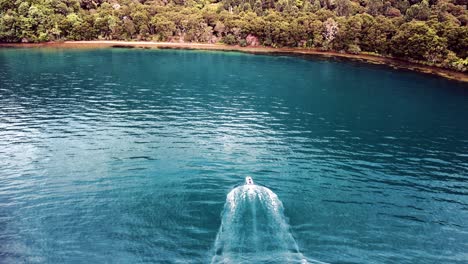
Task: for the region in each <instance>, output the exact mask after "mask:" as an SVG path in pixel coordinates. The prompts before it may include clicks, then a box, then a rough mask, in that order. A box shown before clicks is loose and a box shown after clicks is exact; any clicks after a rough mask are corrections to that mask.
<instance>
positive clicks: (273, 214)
mask: <svg viewBox="0 0 468 264" xmlns="http://www.w3.org/2000/svg"><path fill="white" fill-rule="evenodd" d="M283 211H284V208H283V204H282V202H281V201H280V200H279V199H278V196H277V195H276V194H275V193H274V192H272V191H271V190H270V189H268V188H266V187H263V186H259V185H254V184H246V185H242V186H239V187H237V188H234V189H233V190H232V191H231V192H230V193H229V194H228V195H227V198H226V204H225V205H224V211H223V215H222V220H221V227H220V229H219V231H218V235H217V237H216V241H215V245H214V256H213V258H212V260H211V263H213V264H217V263H226V264H227V263H236V264H237V263H301V264H302V263H309V262H310V261H309V260H307V259H306V258H305V257H304V256H303V255H302V253H301V252H300V251H299V248H298V246H297V243H296V241H295V239H294V237H293V236H292V234H291V232H290V227H289V225H288V223H287V220H286V218H285V216H284V213H283ZM312 262H313V261H312Z"/></svg>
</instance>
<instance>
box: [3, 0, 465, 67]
mask: <svg viewBox="0 0 468 264" xmlns="http://www.w3.org/2000/svg"><path fill="white" fill-rule="evenodd" d="M467 23H468V12H467V8H466V0H439V1H434V0H391V1H384V0H140V1H136V0H27V1H7V0H0V41H2V42H43V41H51V40H91V39H107V40H112V39H115V40H132V39H135V40H157V41H185V42H210V43H213V42H223V43H225V44H228V45H240V46H247V45H250V43H251V42H250V40H252V39H254V40H255V43H256V44H258V43H260V44H261V45H265V46H272V47H304V48H314V49H321V50H334V51H339V52H348V53H355V54H357V53H361V52H370V53H376V54H381V55H384V56H393V57H398V58H403V59H409V60H416V61H420V62H424V63H427V64H431V65H438V66H443V67H447V68H451V69H455V70H459V71H466V70H467V66H468V65H467V64H468V58H467V57H468V27H467Z"/></svg>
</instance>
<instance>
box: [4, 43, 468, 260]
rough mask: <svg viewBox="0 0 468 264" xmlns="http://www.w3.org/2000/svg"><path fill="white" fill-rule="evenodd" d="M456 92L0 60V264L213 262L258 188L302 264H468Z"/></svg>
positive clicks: (256, 73) (223, 67) (211, 66)
mask: <svg viewBox="0 0 468 264" xmlns="http://www.w3.org/2000/svg"><path fill="white" fill-rule="evenodd" d="M466 88H467V87H466V85H465V84H460V83H456V82H449V81H446V80H443V79H440V78H435V77H430V76H426V75H419V74H415V73H411V72H400V71H394V70H389V69H387V68H383V67H374V66H366V65H362V64H357V63H342V62H334V61H320V60H303V59H300V58H287V57H268V56H252V55H245V54H239V53H217V52H193V51H143V50H111V49H106V50H92V51H80V50H73V51H64V50H45V49H44V50H15V49H13V50H4V49H3V50H0V107H1V110H0V170H1V171H0V262H1V263H22V262H23V263H107V262H109V261H111V262H117V263H143V262H149V263H207V262H208V263H209V262H210V261H211V260H212V258H213V244H214V242H215V241H216V237H217V234H218V231H219V228H220V225H221V222H222V221H224V222H223V223H225V221H228V220H226V219H224V218H222V216H223V217H225V216H226V214H223V215H222V216H221V212H222V211H223V207H224V204H225V201H226V194H227V193H228V192H229V191H230V190H231V189H232V188H233V186H235V185H236V184H238V183H239V182H240V181H242V179H243V178H244V177H245V176H246V175H252V176H253V177H254V179H255V180H258V181H259V182H262V183H264V184H265V185H267V186H268V187H269V188H270V189H272V190H274V192H275V193H276V194H277V195H278V197H281V201H282V203H283V204H284V212H283V214H282V215H284V216H285V217H286V218H287V219H288V220H289V221H288V223H289V228H285V227H284V226H283V227H284V229H279V230H280V231H281V232H279V233H278V235H280V236H281V234H283V235H282V236H283V237H284V236H285V237H286V238H287V239H286V241H291V240H290V239H289V238H288V237H289V236H290V235H292V237H294V240H295V241H296V245H297V248H298V249H299V250H300V253H301V254H302V255H303V256H304V258H305V259H307V260H311V259H317V260H320V261H324V262H331V263H337V262H346V263H381V262H394V263H463V262H465V261H466V258H467V256H466V248H467V246H468V245H467V241H468V225H467V222H466V219H468V195H467V194H468V191H467V190H468V185H467V182H468V181H467V180H468V178H467V175H468V154H467V153H468V123H467V122H466V114H467V113H468V89H466ZM254 200H255V199H254ZM253 205H255V206H256V207H255V208H256V209H255V210H253V211H252V207H251V206H253ZM262 206H263V205H262V203H261V202H260V201H256V202H253V203H249V204H244V207H242V208H243V209H242V212H244V213H245V214H247V215H248V219H250V220H249V221H253V220H254V219H257V221H264V220H266V219H267V218H269V217H270V218H271V217H272V216H271V214H268V212H269V211H268V210H269V209H268V208H265V207H262ZM267 209H268V210H267ZM252 212H257V215H259V213H262V215H263V218H253V217H252V215H251V214H252ZM249 214H250V215H249ZM227 215H229V214H227ZM249 217H250V218H249ZM280 219H283V218H280ZM275 221H276V220H275ZM278 221H279V222H278ZM278 221H277V222H278V223H283V222H282V221H283V220H278ZM248 223H250V222H246V223H237V222H236V224H242V225H245V224H247V227H246V228H249V227H254V226H257V227H258V228H260V229H257V231H256V232H257V234H258V235H259V236H260V237H262V239H264V237H265V236H264V235H262V234H265V232H266V231H265V230H267V229H268V228H270V229H271V227H268V225H260V224H257V225H252V224H250V225H249V224H248ZM233 226H234V227H235V226H236V225H233ZM233 226H231V227H233ZM280 226H282V225H281V224H280ZM263 228H264V229H263ZM239 230H241V231H238V232H244V231H242V230H244V229H239ZM246 230H249V229H246ZM286 230H288V231H287V232H286ZM222 234H223V233H220V234H219V236H221V235H222ZM237 235H240V236H239V237H236V236H234V237H226V236H223V237H224V238H221V239H222V241H226V240H225V239H237V238H239V239H240V238H241V237H248V236H249V233H238V234H237ZM288 239H289V240H288ZM218 241H219V240H218ZM229 241H230V240H229ZM254 242H255V241H249V243H254ZM270 242H271V241H270ZM222 243H224V244H223V245H224V246H226V243H225V242H222ZM291 243H292V242H291ZM291 243H289V242H288V243H286V244H282V243H279V244H277V245H274V246H276V249H278V248H279V249H280V250H279V251H281V252H292V253H293V255H294V254H296V255H297V253H298V251H297V249H296V246H291V245H293V244H294V243H292V244H291ZM270 244H271V243H266V244H262V243H257V244H254V245H257V246H258V247H260V248H261V247H263V246H268V245H270ZM231 246H232V247H231V251H230V252H231V253H232V254H231V255H234V256H235V257H237V255H236V254H235V253H236V252H237V251H236V250H237V249H238V248H237V247H238V246H242V244H240V245H239V243H236V244H231ZM268 247H269V246H268ZM261 249H262V250H263V248H261ZM222 253H226V251H222ZM218 254H219V255H220V256H221V252H218ZM265 256H266V257H271V256H270V255H268V256H267V255H265ZM260 257H261V256H260Z"/></svg>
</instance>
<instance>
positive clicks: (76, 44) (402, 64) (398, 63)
mask: <svg viewBox="0 0 468 264" xmlns="http://www.w3.org/2000/svg"><path fill="white" fill-rule="evenodd" d="M0 47H16V48H35V47H47V48H106V47H129V48H131V47H133V48H160V49H196V50H220V51H240V52H247V53H255V54H298V55H311V56H321V57H334V58H344V59H350V60H355V61H362V62H367V63H372V64H383V65H388V66H390V67H393V68H398V69H409V70H413V71H417V72H422V73H427V74H434V75H438V76H442V77H445V78H448V79H452V80H457V81H462V82H468V74H466V73H461V72H456V71H452V70H448V69H443V68H439V67H433V66H426V65H422V64H417V63H412V62H407V61H403V60H398V59H392V58H385V57H380V56H374V55H367V54H358V55H354V54H345V53H338V52H326V51H318V50H312V49H301V48H269V47H239V46H229V45H223V44H204V43H172V42H146V41H101V40H97V41H65V42H46V43H37V44H36V43H0Z"/></svg>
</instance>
